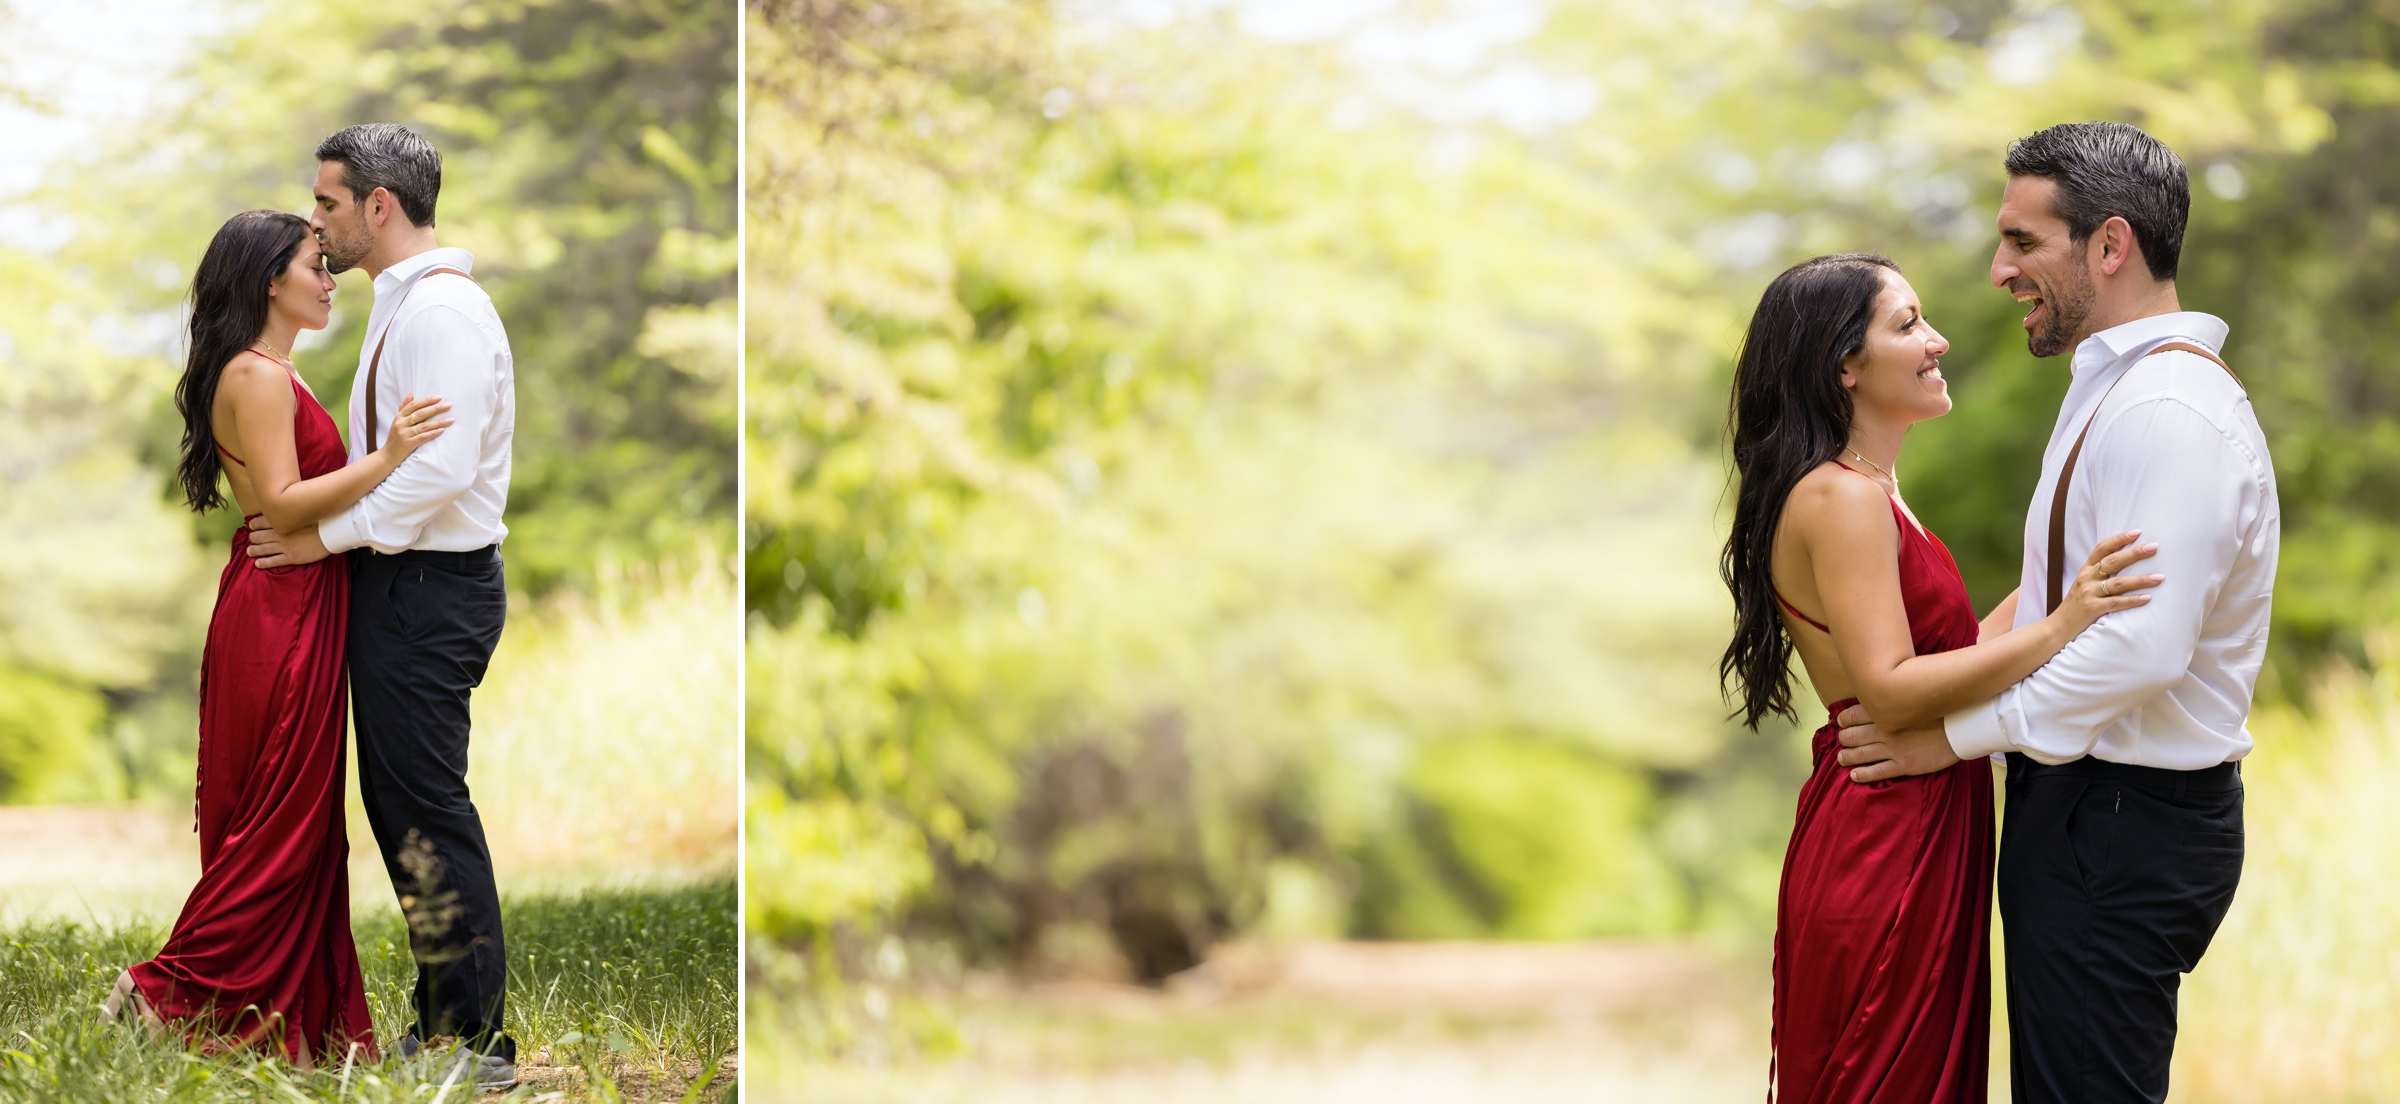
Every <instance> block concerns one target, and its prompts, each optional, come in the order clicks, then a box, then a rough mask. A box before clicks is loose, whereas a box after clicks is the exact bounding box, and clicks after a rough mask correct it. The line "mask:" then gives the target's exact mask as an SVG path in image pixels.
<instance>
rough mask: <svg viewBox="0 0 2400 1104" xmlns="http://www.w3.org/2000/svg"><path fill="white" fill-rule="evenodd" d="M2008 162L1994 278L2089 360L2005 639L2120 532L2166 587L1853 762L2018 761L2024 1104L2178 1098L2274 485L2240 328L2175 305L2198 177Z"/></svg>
mask: <svg viewBox="0 0 2400 1104" xmlns="http://www.w3.org/2000/svg"><path fill="white" fill-rule="evenodd" d="M2007 165H2008V174H2009V181H2008V188H2007V190H2006V191H2005V192H2004V193H2003V194H2002V197H2001V203H2000V216H1999V230H2000V247H1999V250H1998V251H1997V252H1996V253H1995V254H1994V255H1993V258H1992V284H1993V286H1995V287H2001V288H2005V289H2007V290H2008V291H2010V292H2011V293H2013V294H2014V295H2015V296H2016V297H2017V299H2018V301H2020V302H2028V303H2031V304H2032V309H2031V311H2030V312H2029V313H2028V314H2027V315H2026V317H2025V323H2024V325H2025V331H2026V335H2027V344H2028V345H2029V346H2030V347H2031V349H2032V351H2033V354H2034V355H2035V356H2039V357H2051V356H2057V355H2059V354H2061V353H2065V352H2068V351H2070V350H2072V351H2073V353H2074V360H2073V364H2072V370H2073V372H2074V382H2073V383H2072V384H2071V385H2070V386H2069V387H2068V390H2067V397H2066V402H2065V403H2064V404H2063V405H2062V406H2061V407H2060V409H2059V416H2058V422H2057V424H2056V426H2054V427H2053V428H2052V430H2051V432H2050V443H2049V447H2048V448H2047V450H2046V451H2045V452H2044V453H2043V457H2042V479H2041V483H2040V485H2039V486H2038V487H2037V488H2036V490H2035V492H2034V497H2033V504H2032V507H2031V508H2030V509H2029V510H2028V511H2027V514H2026V519H2025V561H2024V564H2025V566H2024V575H2023V578H2022V585H2021V586H2020V587H2019V588H2018V590H2017V591H2016V593H2014V594H2011V595H2010V596H2009V597H2008V599H2007V600H2006V601H2004V602H2002V603H2001V606H2000V608H1999V609H1997V610H1995V611H1994V612H1993V615H1992V617H1991V618H1989V619H1987V620H1986V621H1985V626H1986V628H1985V631H1986V634H1987V635H1988V634H1990V633H1991V632H1994V631H2002V630H2004V629H2005V628H2007V627H2011V626H2023V625H2028V624H2031V623H2033V622H2035V621H2037V620H2039V619H2041V617H2042V616H2043V615H2044V614H2045V613H2047V612H2048V610H2049V608H2050V607H2051V606H2052V605H2055V604H2056V602H2057V598H2056V597H2055V595H2056V594H2057V593H2058V589H2057V584H2056V583H2054V582H2053V581H2052V579H2053V576H2052V572H2053V570H2056V569H2057V568H2058V567H2063V569H2064V571H2065V575H2066V578H2068V579H2072V578H2073V574H2074V570H2075V565H2074V564H2073V563H2072V562H2065V563H2060V562H2059V561H2061V560H2062V559H2063V558H2064V557H2063V556H2062V553H2061V551H2060V549H2062V548H2066V549H2083V548H2089V547H2091V546H2092V544H2093V543H2094V542H2096V541H2098V540H2099V538H2100V537H2102V536H2104V535H2106V534H2110V533H2116V532H2120V531H2123V530H2127V529H2139V530H2141V535H2142V540H2144V541H2145V542H2150V543H2155V544H2156V545H2157V546H2158V554H2157V556H2156V557H2155V558H2154V559H2153V560H2152V561H2151V564H2149V565H2145V566H2144V567H2143V568H2142V570H2143V571H2144V572H2150V571H2156V572H2159V573H2161V574H2163V575H2165V576H2166V582H2165V583H2164V584H2163V585H2161V586H2159V587H2158V588H2157V589H2156V590H2155V591H2153V592H2151V593H2153V594H2154V595H2155V597H2153V598H2152V600H2151V601H2150V603H2149V604H2148V605H2145V606H2142V607H2140V608H2138V609H2131V610H2125V611H2121V612H2118V613H2112V614H2109V615H2108V616H2107V617H2105V618H2103V619H2102V620H2101V621H2100V622H2099V623H2098V624H2095V625H2093V626H2092V627H2091V628H2090V629H2088V630H2086V631H2085V632H2084V633H2083V635H2081V636H2079V637H2077V638H2076V639H2075V640H2074V641H2073V642H2072V643H2070V644H2069V645H2068V646H2067V648H2066V649H2065V650H2064V651H2061V652H2060V653H2059V654H2058V656H2057V657H2056V658H2055V659H2052V660H2051V661H2050V662H2049V664H2048V665H2046V666H2044V667H2042V668H2041V669H2040V670H2038V671H2036V672H2034V673H2033V674H2032V675H2031V676H2029V677H2027V678H2026V679H2025V680H2024V681H2023V682H2020V683H2018V684H2016V685H2015V686H2013V687H2010V688H2009V689H2007V690H2005V691H2003V692H2001V693H2000V694H1999V695H1998V696H1997V697H1994V698H1992V699H1990V700H1988V701H1985V702H1982V703H1980V704H1978V705H1975V706H1973V707H1971V708H1968V709H1966V710H1964V711H1962V712H1959V713H1954V714H1952V715H1951V716H1949V717H1948V718H1946V719H1945V721H1944V722H1943V724H1942V725H1941V726H1939V727H1937V728H1934V729H1929V730H1924V731H1914V732H1891V733H1887V732H1884V731H1882V730H1881V729H1879V728H1877V727H1876V726H1874V725H1873V724H1870V723H1867V718H1866V716H1865V715H1864V714H1863V713H1861V712H1859V711H1857V710H1851V711H1849V712H1846V713H1844V714H1843V717H1842V723H1843V724H1844V725H1847V726H1854V727H1846V728H1844V729H1843V731H1842V744H1843V747H1844V750H1843V751H1842V753H1841V761H1842V763H1843V765H1845V766H1852V767H1856V768H1858V769H1855V770H1853V771H1852V772H1851V776H1852V778H1854V779H1855V780H1857V781H1860V782H1874V781H1880V780H1882V779H1886V778H1892V777H1897V776H1900V775H1907V774H1922V773H1927V772H1930V771H1934V770H1939V769H1942V768H1944V767H1947V766H1949V765H1951V764H1954V763H1957V762H1959V761H1960V760H1961V759H1963V758H1971V757H1974V756H1979V755H1986V754H1998V753H2005V754H2006V756H2007V759H2008V783H2007V786H2008V812H2007V817H2006V822H2005V824H2004V825H2003V826H2002V829H2001V835H2000V848H2001V849H2000V858H1999V884H1998V890H1999V901H2000V916H2001V922H2002V925H2003V934H2004V936H2005V938H2006V939H2007V941H2008V942H2007V949H2008V978H2007V983H2008V1030H2009V1068H2010V1083H2011V1086H2012V1087H2013V1090H2014V1092H2015V1098H2016V1100H2017V1101H2019V1102H2020V1104H2029V1102H2051V1101H2058V1102H2070V1104H2114V1102H2117V1101H2163V1100H2165V1099H2166V1096H2167V1067H2168V1062H2169V1059H2170V1058H2171V1057H2172V1055H2173V1052H2174V1045H2175V1000H2176V991H2177V989H2178V987H2179V986H2180V984H2181V981H2182V978H2181V975H2182V974H2184V973H2187V972H2189V971H2190V970H2191V969H2192V968H2193V967H2194V966H2195V965H2197V964H2198V963H2199V961H2200V956H2201V953H2202V952H2204V951H2205V950H2207V948H2208V943H2209V939H2210V938H2211V937H2212V936H2213V935H2214V934H2215V933H2216V929H2217V925H2218V923H2219V922H2220V921H2222V920H2223V919H2224V917H2225V911H2226V909H2227V908H2228V907H2229V906H2230V905H2231V904H2232V903H2233V894H2234V885H2235V883H2236V882H2237V881H2239V879H2240V877H2241V866H2242V784H2241V774H2240V768H2239V766H2238V765H2237V764H2238V761H2239V760H2240V759H2241V758H2242V757H2243V756H2244V755H2246V754H2248V753H2249V751H2250V748H2251V739H2250V734H2249V732H2248V730H2247V729H2246V728H2245V727H2244V724H2243V722H2244V721H2245V719H2246V718H2247V717H2248V715H2249V711H2250V700H2251V694H2252V690H2253V688H2254V687H2255V685H2256V683H2257V681H2258V671H2259V666H2260V664H2261V662H2262V660H2263V659H2264V656H2265V652H2266V646H2267V617H2268V609H2269V602H2270V599H2271V591H2272V588H2273V585H2274V581H2275V557H2276V542H2277V538H2278V535H2279V533H2280V522H2279V515H2278V512H2277V507H2276V498H2275V472H2274V468H2273V466H2272V465H2271V464H2270V462H2269V460H2268V457H2267V443H2266V438H2265V437H2264V435H2262V434H2261V433H2260V432H2259V428H2258V420H2257V418H2256V417H2255V416H2254V415H2253V414H2252V412H2251V408H2250V403H2249V400H2248V398H2247V397H2246V396H2245V395H2244V393H2243V391H2242V388H2241V385H2240V384H2239V383H2238V382H2237V381H2236V380H2235V379H2234V378H2233V376H2232V374H2231V370H2230V369H2228V368H2226V367H2224V366H2223V365H2222V363H2221V361H2220V360H2218V358H2217V354H2218V351H2219V350H2220V349H2221V348H2222V347H2223V344H2224V341H2225V335H2226V327H2225V323H2224V322H2223V321H2221V320H2219V319H2217V318H2214V317H2212V316H2210V315H2206V314H2200V313H2196V312H2187V311H2184V310H2183V309H2182V307H2181V304H2180V303H2179V302H2178V300H2177V298H2176V292H2175V271H2176V264H2177V261H2178V260H2179V258H2180V256H2181V254H2182V248H2183V230H2184V219H2185V215H2186V212H2187V211H2188V210H2189V208H2190V205H2191V198H2190V196H2191V192H2190V186H2189V184H2188V182H2187V180H2186V176H2185V172H2184V166H2183V162H2182V160H2181V159H2179V158H2178V157H2176V155H2175V154H2174V152H2173V151H2171V150H2169V149H2167V148H2166V147H2165V146H2163V145H2161V144H2159V143H2158V142H2157V141H2156V140H2154V139H2152V138H2151V137H2150V136H2149V135H2147V134H2144V133H2142V132H2141V131H2140V130H2137V129H2135V128H2133V127H2130V126H2124V125H2121V124H2115V123H2075V124H2068V125H2063V126H2055V127H2051V128H2050V129H2048V130H2044V131H2041V132H2040V133H2037V134H2034V135H2032V136H2030V137H2027V138H2025V139H2022V140H2020V141H2019V142H2017V143H2016V144H2015V145H2014V146H2012V147H2011V148H2010V149H2009V152H2008V160H2007ZM2163 346H2174V347H2175V348H2174V349H2172V350H2171V351H2166V352H2159V350H2160V349H2161V347H2163ZM2195 348H2197V349H2198V350H2201V351H2193V350H2194V349H2195ZM2062 479H2064V480H2065V481H2066V485H2067V490H2066V493H2065V494H2064V495H2063V496H2062V495H2060V493H2059V490H2058V488H2059V484H2060V482H2061V480H2062ZM2054 565H2056V566H2055V567H2054Z"/></svg>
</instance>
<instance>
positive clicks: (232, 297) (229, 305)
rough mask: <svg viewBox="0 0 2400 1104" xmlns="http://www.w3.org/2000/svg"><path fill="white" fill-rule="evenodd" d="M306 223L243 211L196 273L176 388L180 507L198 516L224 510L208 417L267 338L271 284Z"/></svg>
mask: <svg viewBox="0 0 2400 1104" xmlns="http://www.w3.org/2000/svg"><path fill="white" fill-rule="evenodd" d="M308 234H309V230H308V220H306V219H303V218H301V217H300V216H298V215H294V214H288V213H286V212H283V211H244V212H242V213H241V214H238V215H235V216H233V217H232V218H230V219H227V220H225V225H223V226H221V227H218V228H217V236H216V238H215V239H214V240H212V241H210V242H209V243H208V252H207V253H205V254H203V255H202V256H201V258H200V269H199V271H197V272H195V273H193V274H192V322H191V351H190V352H189V353H188V354H186V356H185V359H184V362H183V378H182V379H181V380H178V381H176V384H175V410H176V412H177V413H180V414H182V415H183V459H182V461H181V462H180V463H178V464H177V465H176V466H175V471H176V475H177V476H178V477H179V478H180V479H181V481H182V483H183V500H184V502H185V503H187V504H189V505H190V506H191V508H192V510H193V511H194V512H195V513H203V514H204V513H207V512H208V511H210V510H214V509H216V508H218V507H220V506H223V505H225V495H224V493H223V492H221V491H219V490H217V472H218V471H219V470H220V468H221V467H222V464H221V463H220V462H219V461H218V459H217V431H216V425H215V423H214V422H213V421H212V420H211V417H210V415H211V413H212V412H213V411H214V410H215V409H216V405H217V381H218V380H220V379H222V378H224V376H225V365H226V364H228V363H230V362H231V361H232V360H233V358H234V357H236V356H239V355H241V352H242V350H244V349H247V348H249V347H250V346H251V344H252V343H254V342H256V341H257V340H258V335H260V334H262V333H265V332H267V285H268V284H270V283H273V282H274V280H275V277H277V276H279V275H282V273H283V270H284V268H285V267H286V266H288V265H290V264H291V263H292V257H293V255H294V254H297V253H298V252H299V251H300V243H301V242H302V241H303V240H305V239H306V238H307V237H308Z"/></svg>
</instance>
